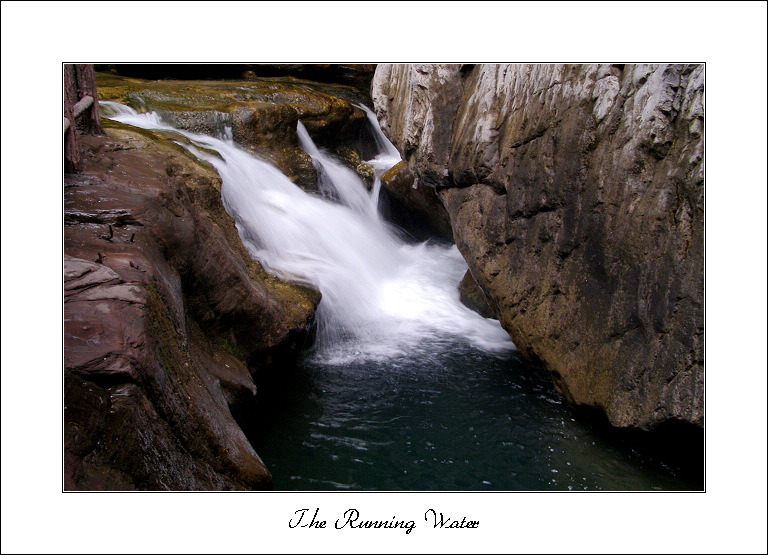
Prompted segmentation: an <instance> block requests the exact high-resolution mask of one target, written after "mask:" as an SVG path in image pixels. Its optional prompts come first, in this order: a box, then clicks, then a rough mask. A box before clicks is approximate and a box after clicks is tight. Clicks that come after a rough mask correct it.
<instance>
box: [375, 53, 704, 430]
mask: <svg viewBox="0 0 768 555" xmlns="http://www.w3.org/2000/svg"><path fill="white" fill-rule="evenodd" d="M372 97H373V101H374V105H375V108H376V111H377V113H378V115H379V118H380V122H381V125H382V128H383V129H384V131H385V133H386V134H387V135H388V136H389V138H390V139H391V140H392V142H393V143H394V144H395V145H396V146H397V147H398V149H399V150H400V152H401V153H403V155H404V158H405V161H406V163H407V165H408V168H409V169H410V170H411V171H412V172H413V173H414V174H415V175H417V176H418V179H419V182H420V183H424V184H428V185H431V186H433V187H435V188H436V189H437V190H438V194H439V197H440V199H441V200H442V202H443V204H444V205H445V207H446V209H447V210H448V213H449V214H450V219H451V224H452V227H453V232H454V237H455V240H456V244H457V245H458V247H459V249H460V251H461V252H462V254H463V255H464V257H465V258H466V260H467V262H468V264H469V267H470V270H471V274H472V276H473V277H474V279H475V281H476V282H477V284H478V285H479V286H480V287H481V288H482V290H483V291H484V292H485V294H486V295H487V296H488V297H489V298H490V299H491V301H492V302H491V304H492V306H493V307H494V310H495V311H496V315H497V316H498V318H499V319H500V321H501V323H502V325H503V326H504V328H505V329H506V330H507V331H508V332H509V333H510V336H511V337H512V339H513V341H514V342H515V344H516V345H517V347H518V349H519V350H520V351H521V353H523V354H524V355H526V356H528V357H532V358H537V359H540V360H541V361H542V362H543V363H544V364H545V366H546V367H547V368H548V369H549V370H550V371H551V373H552V375H553V378H554V380H555V382H556V384H557V386H558V388H559V389H560V391H562V393H563V394H564V395H565V396H566V397H567V398H568V399H570V400H571V401H572V402H574V403H576V404H583V405H591V406H595V407H599V408H600V409H602V410H603V411H604V412H605V414H606V415H607V416H608V418H609V419H610V421H611V423H613V424H614V425H615V426H621V427H639V428H643V429H651V428H654V427H656V426H659V425H661V424H662V423H665V422H687V423H692V424H694V425H696V426H703V421H704V371H703V363H704V360H703V352H704V341H703V340H704V319H703V307H704V283H703V276H704V272H703V255H704V251H703V246H704V186H703V185H704V174H703V171H704V166H703V146H704V136H703V131H704V68H703V66H700V65H687V64H677V65H616V64H614V65H498V64H482V65H467V64H464V65H458V64H456V65H390V64H387V65H379V66H378V67H377V70H376V74H375V76H374V80H373V86H372Z"/></svg>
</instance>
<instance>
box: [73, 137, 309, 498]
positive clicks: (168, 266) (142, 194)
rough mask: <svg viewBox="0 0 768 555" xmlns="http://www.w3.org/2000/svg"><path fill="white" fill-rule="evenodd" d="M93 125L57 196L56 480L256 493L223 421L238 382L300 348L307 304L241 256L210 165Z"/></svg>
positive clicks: (246, 387)
mask: <svg viewBox="0 0 768 555" xmlns="http://www.w3.org/2000/svg"><path fill="white" fill-rule="evenodd" d="M105 128H106V131H107V133H108V135H109V136H108V137H82V138H81V139H80V145H81V149H82V155H83V164H84V170H83V172H82V173H79V174H73V175H68V176H67V177H66V180H65V188H64V208H65V211H64V224H65V228H64V250H65V256H64V322H65V325H64V405H65V409H64V441H65V453H64V486H65V488H66V489H70V490H71V489H79V490H83V489H85V490H103V489H108V490H124V489H142V490H148V489H149V490H162V489H174V490H182V489H183V490H191V489H206V490H207V489H261V488H266V487H269V485H270V482H271V477H270V473H269V471H268V470H267V468H266V467H265V465H264V464H263V462H262V461H261V459H260V458H259V456H258V455H257V454H256V453H255V451H254V449H253V447H252V446H251V444H250V443H249V441H248V439H247V438H246V436H245V434H244V433H243V431H242V429H241V428H240V426H239V425H238V423H237V421H236V419H235V417H236V416H237V415H238V413H239V412H240V411H243V410H248V406H249V405H250V404H252V403H253V401H254V398H255V394H256V386H255V384H254V380H253V378H252V376H251V373H252V372H258V371H260V370H262V371H263V369H265V368H268V367H269V366H268V365H269V363H270V362H271V361H272V360H274V359H275V358H280V357H283V356H285V355H286V354H289V353H290V351H291V349H296V348H300V347H301V346H302V342H303V341H304V340H305V339H306V338H307V336H308V334H309V333H310V326H311V324H312V321H313V316H314V310H315V308H316V306H317V303H318V302H319V294H318V293H317V292H314V291H311V290H308V289H306V288H304V287H301V286H297V285H292V284H289V283H285V282H281V281H279V280H277V279H275V278H274V277H272V276H269V275H267V274H266V272H265V271H264V270H263V269H262V268H261V267H260V266H259V265H258V264H257V263H256V262H255V261H253V260H252V259H251V257H250V256H249V255H248V253H247V252H246V250H245V248H244V247H243V245H242V243H241V242H240V239H239V237H238V235H237V230H236V228H235V224H234V221H233V220H232V219H231V218H230V217H229V216H228V215H227V214H226V212H225V211H224V208H223V207H222V204H221V201H220V195H221V193H220V187H221V180H220V178H219V176H218V174H217V173H216V172H215V171H213V169H212V168H210V167H207V166H206V165H205V164H201V163H199V162H197V161H195V160H193V159H192V158H191V157H190V156H189V155H188V154H187V153H186V152H185V151H184V149H183V148H181V147H179V146H178V145H176V144H175V143H173V141H172V140H168V139H163V137H162V136H160V135H154V134H152V133H150V132H144V131H140V130H136V129H132V128H129V127H127V126H122V125H120V124H115V123H112V122H105Z"/></svg>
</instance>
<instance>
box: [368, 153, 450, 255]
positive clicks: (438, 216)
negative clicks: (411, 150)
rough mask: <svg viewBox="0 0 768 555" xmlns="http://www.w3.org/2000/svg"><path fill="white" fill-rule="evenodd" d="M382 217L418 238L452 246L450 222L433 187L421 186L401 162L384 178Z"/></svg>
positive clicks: (382, 179)
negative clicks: (439, 239)
mask: <svg viewBox="0 0 768 555" xmlns="http://www.w3.org/2000/svg"><path fill="white" fill-rule="evenodd" d="M380 206H381V211H382V214H383V215H384V216H385V217H386V218H387V219H389V220H390V221H392V222H394V223H395V224H397V225H398V226H400V227H402V228H403V229H405V230H406V231H408V232H409V233H411V234H412V235H414V236H415V237H417V238H429V237H435V236H437V237H440V238H442V239H445V240H446V241H450V242H453V230H452V229H451V220H450V217H449V216H448V212H446V210H445V207H444V206H443V203H442V202H441V201H440V198H439V197H438V195H437V191H436V190H435V188H434V187H428V186H426V185H424V184H423V183H420V182H419V181H418V180H417V179H416V176H415V175H414V174H413V173H412V172H411V171H410V170H409V169H408V167H407V166H406V165H405V162H403V161H400V162H398V163H397V164H395V165H394V166H393V167H392V168H390V170H389V171H387V173H385V174H384V175H383V176H382V178H381V199H380Z"/></svg>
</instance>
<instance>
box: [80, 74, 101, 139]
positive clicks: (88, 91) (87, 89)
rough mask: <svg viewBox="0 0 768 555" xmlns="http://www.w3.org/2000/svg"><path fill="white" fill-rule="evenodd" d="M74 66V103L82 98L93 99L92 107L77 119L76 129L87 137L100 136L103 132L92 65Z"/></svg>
mask: <svg viewBox="0 0 768 555" xmlns="http://www.w3.org/2000/svg"><path fill="white" fill-rule="evenodd" d="M74 66H75V77H76V79H77V91H78V95H77V98H76V99H75V102H77V101H78V100H80V99H81V98H83V97H84V96H91V97H93V105H92V106H91V108H90V110H88V112H86V113H85V114H83V116H82V117H81V118H80V119H79V125H78V129H82V130H83V132H84V133H87V134H88V135H102V134H103V133H104V130H103V129H102V128H101V117H100V116H99V97H98V95H97V94H96V74H95V73H94V71H93V64H74Z"/></svg>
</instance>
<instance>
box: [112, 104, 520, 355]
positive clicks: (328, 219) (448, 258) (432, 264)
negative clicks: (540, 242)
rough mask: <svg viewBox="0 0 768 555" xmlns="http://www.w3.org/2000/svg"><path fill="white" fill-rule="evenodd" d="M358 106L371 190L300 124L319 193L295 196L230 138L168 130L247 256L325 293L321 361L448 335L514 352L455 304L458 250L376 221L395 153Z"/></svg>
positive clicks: (141, 121) (493, 324)
mask: <svg viewBox="0 0 768 555" xmlns="http://www.w3.org/2000/svg"><path fill="white" fill-rule="evenodd" d="M100 104H101V106H102V107H103V109H104V115H105V117H109V118H111V119H114V120H116V121H120V122H122V123H126V124H130V125H133V126H136V127H141V128H145V129H157V130H165V131H172V130H173V128H172V127H170V126H169V125H167V124H166V123H164V122H163V121H162V120H161V119H160V118H159V117H158V116H157V115H156V114H154V113H149V114H147V113H145V114H138V113H136V112H135V111H134V110H132V109H131V108H128V107H126V106H122V105H120V104H115V103H112V102H101V103H100ZM361 109H364V110H365V111H366V113H367V114H368V117H369V120H370V121H371V124H372V126H373V129H372V130H373V132H374V135H375V137H376V141H377V144H378V146H379V150H380V151H381V153H380V154H379V155H378V156H377V157H376V158H375V159H374V160H371V161H369V163H370V164H371V165H372V166H373V167H374V170H375V176H376V179H375V186H374V188H373V191H372V192H370V193H369V192H368V191H367V190H366V189H365V186H364V184H363V182H362V181H361V179H360V178H359V177H358V176H357V174H356V173H355V172H353V171H352V170H350V169H348V168H346V167H344V166H343V165H342V164H341V163H339V162H338V161H337V160H335V159H334V158H333V157H331V156H330V155H329V154H328V153H325V152H323V151H322V150H320V149H318V148H317V147H316V146H315V144H314V143H313V141H312V139H311V137H310V136H309V134H308V133H307V132H306V129H304V126H303V125H301V123H299V125H298V129H297V132H298V134H299V138H300V141H301V145H302V148H304V149H305V150H306V152H307V153H308V154H309V155H310V156H311V157H312V160H313V162H314V164H315V167H316V168H317V169H318V175H319V179H318V186H319V189H320V191H321V194H322V195H321V196H320V195H317V196H316V195H313V194H309V193H307V192H305V191H303V190H302V189H300V188H299V187H297V186H296V185H294V184H293V183H292V182H291V181H290V180H289V179H288V178H287V177H286V176H285V175H283V174H282V173H281V172H280V171H279V170H278V169H277V168H275V167H274V166H272V165H271V164H269V163H267V162H265V161H263V160H260V159H259V158H257V157H255V156H253V155H251V154H250V153H248V152H246V151H244V150H242V149H241V148H239V147H237V146H236V145H235V144H234V143H233V142H232V141H231V139H229V140H226V138H225V140H222V139H216V138H212V137H207V136H204V135H198V134H194V133H188V132H186V131H182V130H175V132H176V133H178V135H179V137H180V139H181V140H180V141H179V144H183V145H184V146H185V147H186V148H188V149H189V150H190V151H191V152H193V153H194V154H195V155H196V156H198V157H200V158H202V159H205V160H207V161H208V162H210V163H211V164H212V165H213V166H214V167H215V168H216V169H217V170H218V172H219V174H220V176H221V179H222V189H221V193H222V200H223V203H224V206H225V208H226V210H227V212H228V213H229V214H230V215H232V217H233V218H234V219H235V222H236V224H237V228H238V231H239V233H240V236H241V238H242V240H243V243H244V244H245V246H246V248H247V249H248V251H249V252H250V254H251V255H252V256H253V257H254V258H256V259H257V260H259V261H260V262H261V263H262V264H263V265H264V266H265V267H266V268H267V269H268V270H269V271H271V272H273V273H276V274H278V275H281V276H283V277H286V278H288V279H292V280H300V281H303V282H306V283H309V284H311V285H313V286H314V287H316V288H318V289H319V290H320V292H321V293H322V295H323V298H322V301H321V303H320V306H319V307H318V312H317V321H318V337H317V343H316V354H315V356H317V357H318V358H319V359H321V360H322V361H324V362H326V363H331V364H333V363H340V364H342V363H346V362H350V361H353V360H355V361H360V360H361V359H362V360H364V359H376V360H384V359H387V358H389V357H394V356H398V355H401V354H404V353H407V352H413V351H414V350H417V349H419V348H421V347H422V346H424V345H425V344H428V343H433V344H435V343H436V344H451V343H454V342H456V340H457V338H464V339H466V340H468V341H470V342H471V343H472V344H474V345H475V346H477V347H480V348H482V349H485V350H490V351H505V350H511V349H513V348H514V346H513V344H512V342H511V341H510V339H509V336H508V335H507V333H506V332H505V331H504V330H503V329H502V328H501V326H500V325H499V323H498V321H496V320H490V319H486V318H482V317H481V316H479V315H478V314H477V313H475V312H474V311H472V310H470V309H468V308H466V307H465V306H464V305H463V304H462V303H461V302H460V301H459V294H458V291H457V286H458V283H459V281H460V280H461V278H462V277H463V275H464V272H465V271H466V269H467V266H466V263H465V262H464V260H463V259H462V257H461V255H460V254H459V252H458V249H457V248H456V247H455V246H444V245H436V244H430V243H428V242H427V243H422V244H419V245H409V244H406V243H405V242H403V241H402V240H401V239H400V238H399V237H398V235H397V234H396V233H395V232H394V230H393V229H392V228H391V227H390V226H389V225H388V224H387V223H386V222H385V221H383V220H382V219H381V218H380V217H379V214H378V210H377V199H378V193H379V187H380V178H381V175H382V174H383V173H384V172H385V171H386V170H387V169H388V168H390V167H391V166H392V165H394V164H395V163H397V162H398V161H399V159H400V157H399V155H398V154H397V151H396V149H395V148H394V146H392V144H391V143H390V142H389V141H388V140H387V139H386V137H385V136H384V135H383V133H382V132H381V130H380V129H379V127H378V122H376V118H375V116H373V115H372V112H371V111H370V110H367V109H366V108H364V107H361ZM230 136H231V135H230ZM202 148H204V149H205V150H207V151H211V150H213V151H216V152H218V153H219V155H220V157H219V156H215V155H213V154H209V153H208V152H205V151H203V150H202Z"/></svg>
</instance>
